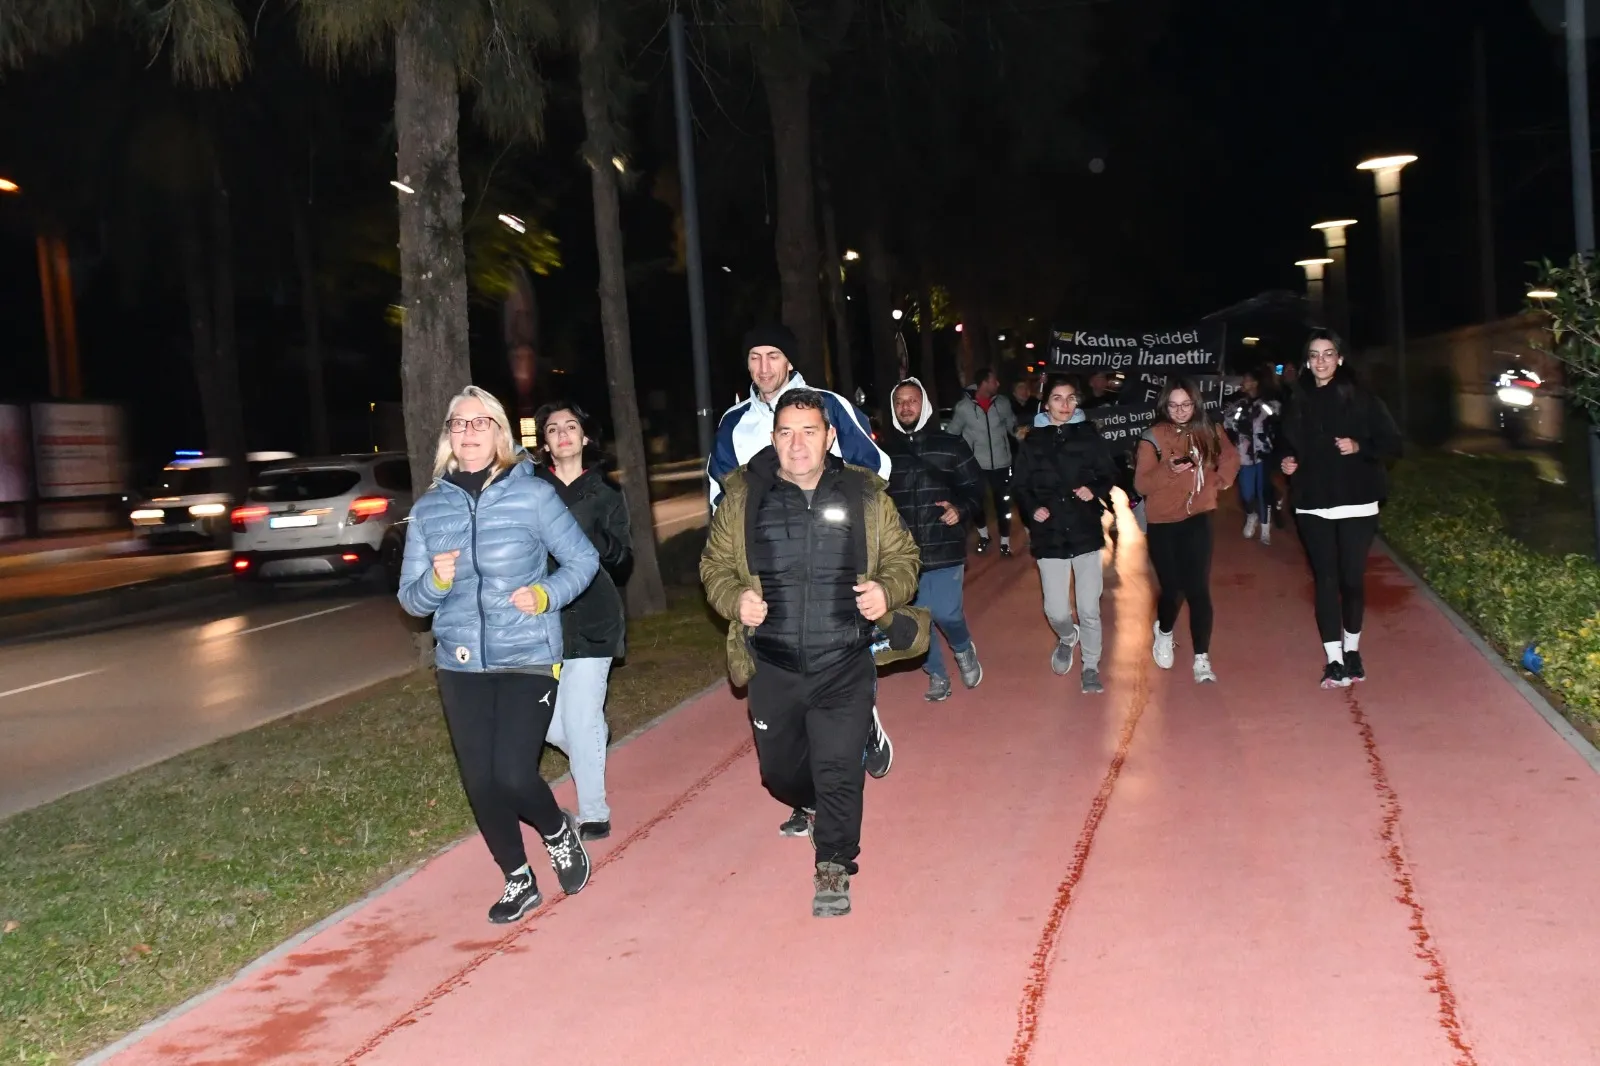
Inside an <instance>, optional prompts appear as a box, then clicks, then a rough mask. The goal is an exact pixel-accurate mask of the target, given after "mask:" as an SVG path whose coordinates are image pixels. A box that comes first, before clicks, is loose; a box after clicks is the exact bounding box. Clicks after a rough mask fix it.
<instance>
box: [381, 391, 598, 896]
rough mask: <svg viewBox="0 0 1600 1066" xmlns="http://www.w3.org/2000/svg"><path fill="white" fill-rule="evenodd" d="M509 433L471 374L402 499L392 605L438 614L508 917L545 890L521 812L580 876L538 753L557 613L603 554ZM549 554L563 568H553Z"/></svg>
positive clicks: (446, 689) (576, 885)
mask: <svg viewBox="0 0 1600 1066" xmlns="http://www.w3.org/2000/svg"><path fill="white" fill-rule="evenodd" d="M515 440H516V438H514V437H513V436H512V435H511V423H510V421H509V420H508V419H507V418H506V410H505V408H504V407H502V406H501V405H500V401H499V400H496V399H495V398H494V397H493V396H492V395H490V394H489V393H488V392H485V391H484V390H483V389H480V388H478V387H477V386H476V385H468V386H467V387H466V388H465V389H464V390H462V392H461V393H460V394H459V395H457V396H456V397H455V398H454V399H452V400H451V401H450V407H449V410H448V411H447V412H446V413H445V418H444V420H443V424H442V425H441V426H440V429H439V444H438V448H437V450H436V452H435V457H434V467H433V473H434V482H433V484H432V485H431V486H430V487H429V488H428V491H427V492H425V493H423V494H422V497H421V498H420V499H418V500H417V503H416V506H414V507H412V509H411V520H410V521H409V522H408V523H407V525H408V529H407V532H406V553H405V562H404V564H403V565H402V567H401V570H400V593H399V597H400V606H401V607H403V608H405V610H406V612H407V613H409V614H412V615H415V616H416V617H418V618H426V617H428V616H429V615H432V616H433V636H434V640H435V641H436V642H437V651H436V652H435V655H434V663H435V665H436V666H437V668H438V682H439V699H440V702H442V703H443V704H444V719H445V724H446V725H447V726H449V729H450V743H451V745H452V746H453V747H454V748H455V754H456V764H457V767H458V768H459V769H460V771H461V786H462V789H463V790H464V791H465V792H466V794H467V802H468V803H469V804H471V806H472V816H473V818H475V819H476V820H477V823H478V830H479V832H481V833H482V834H483V841H484V843H485V844H487V845H488V846H489V854H490V855H492V856H493V857H494V861H495V863H496V864H497V865H498V866H499V867H500V870H501V872H502V873H503V874H504V875H505V879H506V885H505V891H504V892H503V893H502V894H501V896H500V898H499V899H498V900H496V901H495V903H494V905H493V906H491V907H490V908H489V920H490V921H491V922H514V921H516V920H517V919H518V918H521V917H522V916H523V915H524V914H527V913H528V911H530V910H532V909H533V908H534V907H537V906H538V905H539V901H540V900H541V899H542V898H543V897H542V896H541V895H540V894H539V886H538V884H537V882H536V881H535V880H534V876H533V870H532V869H530V868H529V866H528V855H527V852H526V851H525V850H524V847H523V843H522V823H523V822H526V823H528V824H529V825H532V826H533V827H534V828H535V829H537V830H538V831H539V835H540V836H541V837H542V838H544V846H545V849H546V850H547V851H548V852H549V853H550V864H551V866H553V867H554V868H555V873H556V879H557V880H558V881H559V882H560V884H561V889H562V891H564V892H566V893H567V894H568V895H571V894H573V893H575V892H578V891H579V890H581V889H582V888H583V886H584V885H585V884H587V883H588V881H589V855H588V853H587V852H586V851H585V850H584V847H583V841H582V839H581V838H580V837H579V836H578V826H577V819H576V818H574V817H572V816H571V815H568V814H566V813H565V812H563V811H562V810H561V808H560V807H559V806H557V805H556V798H555V795H554V794H553V793H551V791H550V786H549V785H548V784H546V783H545V780H544V778H542V777H541V776H539V755H540V753H541V752H542V751H543V750H544V738H545V733H546V731H547V730H548V729H549V728H550V717H551V715H553V714H554V713H555V707H556V696H557V690H558V689H559V688H560V687H561V686H560V677H561V623H560V620H559V615H560V612H561V609H562V608H563V607H565V606H566V605H567V604H568V603H570V602H571V601H572V600H573V599H575V598H576V597H577V596H578V594H579V593H581V592H582V591H583V590H584V589H585V588H586V587H588V584H589V581H590V580H591V579H592V578H593V577H594V574H595V570H596V569H597V568H598V567H599V559H598V558H597V557H596V554H595V550H594V548H593V546H591V545H590V543H589V540H588V538H587V537H585V536H584V535H583V530H581V529H579V528H578V523H577V522H575V521H573V519H572V515H571V513H570V512H569V511H568V510H567V508H566V507H565V506H563V505H562V503H561V499H560V497H559V496H557V495H556V493H555V491H554V490H552V489H551V488H550V486H549V485H547V484H545V483H544V482H543V481H540V480H539V479H538V478H537V477H535V476H534V472H533V470H532V469H531V468H530V466H529V465H528V464H527V463H525V462H523V461H522V460H523V454H522V450H521V449H520V448H518V447H517V445H516V443H515ZM552 557H553V558H554V559H555V560H556V562H557V563H559V564H560V569H557V570H554V571H552V570H550V569H549V565H548V564H549V560H550V559H551V558H552Z"/></svg>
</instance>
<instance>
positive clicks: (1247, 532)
mask: <svg viewBox="0 0 1600 1066" xmlns="http://www.w3.org/2000/svg"><path fill="white" fill-rule="evenodd" d="M1260 528H1261V518H1260V516H1258V515H1253V514H1252V515H1250V516H1249V517H1247V518H1246V519H1245V520H1244V539H1245V540H1254V539H1255V535H1256V532H1257V531H1258V530H1259V529H1260Z"/></svg>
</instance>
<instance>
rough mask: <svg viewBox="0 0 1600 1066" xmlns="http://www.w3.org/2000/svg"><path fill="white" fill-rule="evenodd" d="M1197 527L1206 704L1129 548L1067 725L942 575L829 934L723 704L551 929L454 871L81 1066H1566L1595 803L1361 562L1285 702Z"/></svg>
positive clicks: (1304, 627)
mask: <svg viewBox="0 0 1600 1066" xmlns="http://www.w3.org/2000/svg"><path fill="white" fill-rule="evenodd" d="M1220 521H1221V527H1220V528H1219V536H1218V540H1219V547H1218V557H1217V561H1216V568H1215V586H1216V599H1217V603H1218V609H1217V615H1218V627H1217V628H1218V632H1217V636H1216V640H1215V646H1214V647H1213V649H1212V657H1213V660H1214V662H1215V664H1216V668H1217V671H1218V673H1219V675H1220V677H1221V683H1220V684H1218V685H1215V686H1207V687H1204V688H1200V687H1197V686H1195V685H1194V684H1193V682H1192V679H1191V677H1190V675H1189V671H1188V669H1187V666H1188V663H1187V659H1186V656H1185V654H1184V652H1185V649H1184V648H1183V647H1182V643H1183V640H1182V638H1183V634H1184V630H1183V623H1181V622H1180V629H1179V634H1180V648H1179V654H1180V658H1179V663H1178V669H1176V670H1174V671H1172V672H1171V673H1163V672H1161V671H1159V670H1157V669H1156V668H1155V666H1154V664H1153V663H1152V662H1151V659H1150V649H1149V645H1150V617H1151V598H1152V590H1151V585H1150V580H1149V578H1148V577H1147V576H1146V561H1145V557H1144V554H1143V544H1142V540H1141V539H1140V537H1139V535H1138V533H1137V531H1136V530H1134V529H1132V528H1131V525H1130V524H1129V523H1128V521H1127V518H1126V516H1124V518H1123V528H1124V535H1123V538H1122V548H1121V549H1120V552H1119V554H1118V555H1117V558H1116V561H1115V576H1109V577H1108V589H1107V592H1106V607H1107V621H1108V642H1107V656H1106V662H1105V664H1104V673H1105V676H1106V679H1107V682H1108V686H1109V691H1108V692H1107V694H1106V695H1105V696H1103V697H1100V698H1094V699H1091V698H1086V697H1084V696H1082V695H1080V694H1079V693H1078V691H1077V679H1076V677H1075V676H1074V677H1073V678H1072V679H1070V680H1063V679H1061V678H1057V677H1055V676H1053V675H1052V674H1051V673H1050V671H1049V668H1048V665H1047V661H1048V657H1049V653H1050V649H1051V646H1052V643H1053V638H1052V636H1051V635H1050V633H1049V630H1048V628H1047V627H1046V625H1045V621H1044V618H1043V616H1042V613H1041V609H1040V596H1039V585H1038V578H1037V571H1036V570H1035V569H1034V567H1033V566H1032V564H1031V563H1030V562H1029V561H1028V560H1026V559H1025V558H1020V557H1019V558H1017V559H1012V560H1002V559H995V558H985V559H981V560H974V566H973V568H972V571H971V572H970V574H969V577H968V585H967V588H968V607H969V614H970V618H971V621H972V625H973V630H974V633H975V636H976V639H977V642H978V646H979V650H980V652H981V654H982V657H983V662H984V667H985V671H986V677H985V680H984V682H983V684H982V686H981V687H980V688H979V689H978V690H976V691H975V692H966V691H964V690H961V689H960V688H959V686H958V689H957V693H956V695H955V697H954V698H953V699H951V700H950V701H949V702H948V703H945V704H941V705H932V706H930V705H928V704H925V703H923V702H922V699H921V693H922V688H923V677H922V675H921V674H920V673H917V672H905V673H899V674H896V675H894V676H891V677H888V678H886V679H885V681H884V683H883V686H882V692H881V706H882V709H883V717H884V719H885V723H886V725H887V726H888V728H889V729H890V731H891V734H892V735H893V737H894V741H895V751H896V756H895V766H894V771H893V773H892V774H891V775H890V776H889V777H888V778H886V779H885V780H883V781H877V782H869V783H868V788H867V816H866V826H865V832H864V836H865V839H864V841H863V848H864V851H863V855H862V860H861V861H862V872H861V874H860V875H859V876H858V877H857V878H856V879H855V884H854V896H855V899H854V903H855V913H854V914H853V915H851V916H850V917H848V918H844V919H837V920H826V921H824V920H817V919H813V918H812V917H811V914H810V893H811V886H810V860H809V855H808V853H807V848H806V844H805V843H804V842H803V841H796V840H787V839H782V838H780V837H779V836H778V835H777V832H776V828H777V824H778V822H779V821H780V820H781V819H782V817H783V813H784V812H783V810H782V809H781V808H780V807H779V806H778V804H777V803H775V802H773V801H772V800H770V799H769V798H767V796H766V795H765V793H764V792H763V791H762V790H761V788H760V784H759V782H758V779H757V773H756V766H755V761H754V758H753V755H752V753H751V748H750V742H749V727H748V724H747V722H746V719H745V717H744V709H743V706H742V704H741V703H740V702H738V701H736V700H734V699H733V698H732V696H731V695H729V694H727V693H726V692H725V691H722V690H718V691H716V692H714V693H713V694H711V695H708V696H706V697H704V698H702V699H700V700H698V701H697V702H695V703H693V704H691V705H690V706H688V707H686V708H685V709H683V710H681V711H680V712H679V713H677V714H675V715H673V716H671V717H670V718H668V719H667V720H665V721H664V722H662V723H661V724H660V725H659V726H658V727H657V728H655V729H653V730H652V731H650V732H649V733H647V734H645V735H643V736H641V737H639V738H637V739H635V740H634V741H632V742H631V743H629V744H627V745H625V746H624V747H622V748H620V749H619V750H617V751H616V752H615V753H614V755H613V759H612V764H611V765H612V772H611V777H612V796H611V799H612V804H613V807H614V809H615V811H616V825H617V829H618V832H617V834H616V836H614V837H613V839H612V840H611V841H608V842H606V843H604V844H602V845H600V846H599V847H598V848H597V849H596V850H595V851H594V855H595V856H596V860H597V862H596V870H595V874H594V878H593V880H592V882H591V883H590V886H589V887H588V888H587V889H586V890H585V891H584V893H583V894H582V895H581V896H578V897H574V898H572V899H557V900H553V901H549V902H546V903H545V905H544V906H543V907H542V908H541V909H540V910H538V911H537V912H535V913H534V914H533V915H532V916H531V917H530V918H529V919H527V920H525V921H524V922H522V923H521V924H520V925H517V926H514V927H510V928H501V927H497V926H491V925H489V924H488V923H487V922H486V921H485V920H484V917H483V914H484V911H485V909H486V908H487V906H488V904H489V903H490V902H491V901H492V900H493V898H494V897H495V894H496V893H497V892H498V891H499V888H500V884H499V878H498V876H497V873H496V871H495V869H494V867H493V864H492V863H491V862H490V861H489V858H488V856H487V854H485V852H484V850H483V847H482V845H481V844H480V843H479V842H478V841H477V840H476V839H473V840H469V841H467V842H466V843H464V844H463V845H461V846H459V847H457V848H455V849H453V850H452V851H450V852H448V853H447V854H445V855H443V856H441V857H440V858H438V859H436V860H435V861H433V862H431V863H429V864H428V865H427V866H426V867H424V868H423V869H422V870H421V871H420V872H419V873H418V874H417V875H416V876H415V877H413V878H412V879H410V880H408V881H406V882H405V883H403V884H401V885H400V886H398V887H397V888H395V889H393V890H392V891H390V892H388V893H386V894H384V895H382V896H380V897H378V898H376V899H375V900H373V901H371V902H370V903H369V904H367V905H366V906H365V907H363V908H362V909H361V910H359V911H358V912H357V913H355V914H354V915H353V916H351V917H349V918H348V919H346V920H345V921H343V922H341V923H339V924H337V925H334V926H332V927H330V928H328V929H326V930H324V931H322V932H320V933H318V934H317V935H316V936H314V937H313V938H311V939H310V940H309V941H308V942H306V943H304V944H302V945H301V946H299V947H298V948H297V949H295V950H293V951H292V952H290V953H288V954H287V955H286V956H283V957H281V958H278V959H276V960H275V961H273V962H272V963H270V964H268V965H266V966H264V967H262V968H260V969H258V970H257V971H255V972H253V973H252V974H250V975H249V976H247V977H244V978H241V979H240V980H238V981H236V982H234V983H233V984H232V985H230V986H229V987H227V988H226V989H225V990H223V991H222V992H221V993H220V994H218V995H216V996H214V997H212V998H210V999H208V1000H206V1001H204V1002H203V1003H201V1004H200V1005H199V1006H197V1007H196V1008H195V1009H193V1010H191V1011H189V1012H187V1013H185V1014H183V1015H181V1016H179V1017H178V1018H176V1019H174V1020H172V1021H171V1022H169V1023H167V1024H166V1025H165V1026H163V1027H161V1028H159V1029H157V1030H155V1031H154V1032H152V1033H150V1034H149V1035H147V1036H146V1037H145V1038H144V1039H143V1040H142V1041H141V1042H139V1043H137V1044H135V1045H133V1046H132V1047H130V1048H129V1049H127V1050H126V1051H124V1052H123V1053H121V1054H120V1055H119V1056H117V1057H116V1058H115V1059H114V1060H113V1061H114V1062H116V1063H117V1064H118V1066H135V1064H142V1063H162V1064H181V1066H200V1064H205V1066H225V1064H254V1063H269V1062H270V1063H306V1064H319V1066H322V1064H331V1063H364V1064H374V1066H376V1064H396V1066H440V1064H448V1063H489V1062H514V1063H521V1062H574V1063H585V1064H610V1063H617V1064H646V1063H647V1064H679V1063H683V1064H689V1063H694V1064H705V1066H722V1064H749V1063H754V1064H763V1066H765V1064H772V1066H778V1064H788V1063H796V1064H799V1063H805V1064H808V1066H809V1064H811V1063H813V1062H815V1061H818V1059H819V1057H820V1058H822V1059H825V1060H834V1059H838V1060H844V1061H853V1062H860V1063H871V1064H898V1063H906V1064H932V1063H958V1064H990V1063H993V1064H1002V1063H1009V1064H1039V1066H1045V1064H1050V1066H1056V1064H1077V1063H1082V1064H1095V1066H1099V1064H1125V1066H1142V1064H1147V1063H1148V1064H1170V1063H1183V1064H1207V1063H1216V1064H1228V1066H1242V1064H1255V1063H1261V1064H1269V1063H1270V1064H1283V1063H1293V1064H1296V1066H1314V1064H1321V1063H1327V1064H1340V1066H1349V1064H1382V1066H1402V1064H1413V1063H1415V1064H1441V1066H1443V1064H1481V1066H1490V1064H1540V1066H1544V1064H1551V1066H1554V1064H1576V1063H1592V1062H1600V1029H1597V1028H1596V1027H1595V1025H1594V1024H1593V1018H1592V1014H1593V1004H1594V991H1593V990H1594V984H1595V978H1596V971H1597V966H1596V964H1595V961H1594V960H1595V959H1597V958H1600V779H1597V778H1596V775H1595V774H1594V772H1593V771H1591V770H1590V768H1589V766H1588V764H1587V763H1585V762H1584V761H1583V759H1582V758H1580V757H1579V756H1578V755H1577V754H1576V753H1575V752H1574V751H1573V750H1572V749H1571V748H1569V747H1568V746H1567V744H1566V743H1565V742H1564V741H1563V740H1562V739H1561V738H1560V737H1558V736H1557V735H1556V733H1555V732H1554V731H1552V730H1551V728H1550V727H1549V726H1548V725H1547V724H1546V723H1545V721H1544V720H1543V719H1542V718H1540V717H1539V716H1538V715H1537V714H1536V713H1535V712H1534V710H1533V709H1532V708H1530V707H1529V706H1528V704H1527V703H1525V702H1524V701H1523V699H1522V698H1521V697H1520V696H1519V695H1518V693H1517V692H1516V690H1515V689H1513V688H1512V687H1511V686H1510V685H1509V684H1508V683H1507V682H1506V681H1505V680H1504V679H1503V678H1502V677H1501V676H1500V674H1499V673H1497V672H1496V670H1495V669H1494V668H1493V667H1492V666H1491V665H1490V664H1489V663H1487V662H1485V661H1484V660H1483V659H1482V658H1481V657H1480V655H1479V654H1478V653H1477V652H1476V651H1475V650H1474V649H1473V648H1472V646H1471V645H1469V644H1468V643H1467V642H1466V641H1465V640H1464V639H1463V638H1462V637H1461V636H1460V635H1459V634H1458V633H1457V632H1456V631H1455V629H1454V628H1453V627H1452V626H1451V624H1450V622H1449V621H1448V620H1447V619H1446V618H1444V617H1443V616H1442V615H1441V614H1440V613H1439V612H1438V611H1437V610H1436V609H1435V608H1433V607H1432V606H1431V605H1430V604H1429V602H1428V601H1427V599H1426V598H1424V597H1423V596H1422V595H1421V594H1419V593H1417V591H1416V590H1415V589H1414V588H1412V587H1411V585H1410V584H1409V583H1408V582H1407V580H1406V579H1405V578H1404V577H1403V576H1402V575H1401V574H1400V573H1399V572H1398V571H1397V570H1395V568H1394V567H1393V566H1392V565H1390V564H1388V563H1387V562H1386V561H1384V560H1383V559H1381V558H1378V557H1374V559H1373V565H1372V573H1371V576H1370V578H1369V597H1370V599H1369V604H1370V607H1369V613H1368V623H1367V627H1366V635H1365V636H1366V640H1365V642H1364V644H1363V649H1362V650H1363V653H1364V658H1365V659H1366V662H1367V665H1368V670H1369V671H1370V673H1371V675H1372V678H1373V679H1372V680H1371V681H1369V682H1368V683H1367V684H1365V685H1364V686H1361V687H1359V688H1357V689H1354V690H1352V691H1351V692H1349V693H1338V692H1333V693H1328V692H1322V691H1321V690H1319V689H1318V688H1317V687H1316V681H1317V678H1318V675H1319V672H1320V668H1321V662H1320V660H1321V650H1320V647H1319V645H1318V642H1317V637H1316V633H1315V629H1314V626H1313V623H1312V618H1311V604H1310V589H1309V582H1308V580H1307V577H1306V575H1305V572H1304V569H1303V564H1302V561H1301V557H1300V555H1299V549H1298V545H1297V544H1296V543H1295V542H1294V540H1293V537H1292V536H1290V535H1288V534H1285V535H1284V536H1282V537H1281V538H1280V542H1279V543H1278V544H1277V545H1275V546H1274V547H1272V548H1270V549H1267V548H1262V547H1261V546H1260V545H1258V544H1254V543H1245V542H1243V541H1242V540H1240V539H1239V538H1238V537H1237V536H1234V535H1232V531H1233V528H1234V527H1233V518H1232V517H1231V516H1230V517H1226V518H1223V519H1221V520H1220ZM563 799H564V801H567V802H570V795H569V794H567V793H565V792H564V793H563ZM530 847H531V845H530ZM541 881H542V883H546V884H547V885H553V883H554V878H553V876H551V875H549V874H543V875H541Z"/></svg>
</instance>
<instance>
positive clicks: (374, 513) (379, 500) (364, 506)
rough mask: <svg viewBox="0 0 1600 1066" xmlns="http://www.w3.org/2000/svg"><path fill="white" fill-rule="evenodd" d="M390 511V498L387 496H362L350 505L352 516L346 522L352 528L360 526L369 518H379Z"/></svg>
mask: <svg viewBox="0 0 1600 1066" xmlns="http://www.w3.org/2000/svg"><path fill="white" fill-rule="evenodd" d="M388 511H389V498H388V497H387V496H362V497H359V498H358V499H355V500H352V501H351V503H350V516H349V518H347V519H346V521H347V522H348V523H349V524H350V525H352V526H359V525H360V524H361V523H363V522H365V521H366V520H367V519H369V518H377V517H378V516H379V515H383V514H387V513H388Z"/></svg>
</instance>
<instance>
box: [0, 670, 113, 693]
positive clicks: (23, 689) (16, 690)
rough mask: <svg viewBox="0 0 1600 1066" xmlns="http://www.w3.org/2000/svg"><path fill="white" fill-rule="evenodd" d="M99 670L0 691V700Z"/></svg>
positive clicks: (86, 675)
mask: <svg viewBox="0 0 1600 1066" xmlns="http://www.w3.org/2000/svg"><path fill="white" fill-rule="evenodd" d="M100 672H101V671H99V670H85V671H84V672H83V673H81V674H68V675H67V676H66V677H58V678H55V679H53V680H51V681H41V682H39V683H38V684H37V685H23V686H22V687H21V688H14V689H11V690H10V691H7V692H0V700H3V699H5V698H6V697H7V696H20V695H22V694H23V693H24V692H32V691H33V690H34V689H37V688H49V687H50V686H51V685H64V684H66V683H67V682H68V681H76V680H78V678H80V677H89V676H90V675H92V674H98V673H100Z"/></svg>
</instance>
